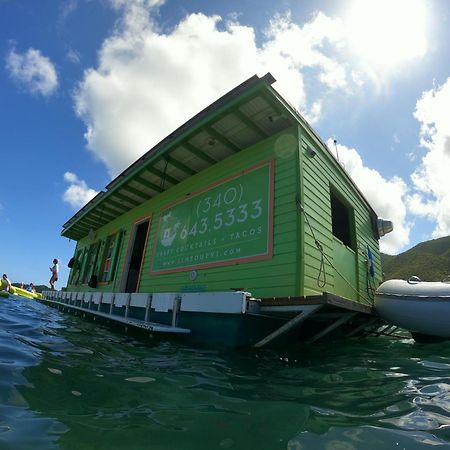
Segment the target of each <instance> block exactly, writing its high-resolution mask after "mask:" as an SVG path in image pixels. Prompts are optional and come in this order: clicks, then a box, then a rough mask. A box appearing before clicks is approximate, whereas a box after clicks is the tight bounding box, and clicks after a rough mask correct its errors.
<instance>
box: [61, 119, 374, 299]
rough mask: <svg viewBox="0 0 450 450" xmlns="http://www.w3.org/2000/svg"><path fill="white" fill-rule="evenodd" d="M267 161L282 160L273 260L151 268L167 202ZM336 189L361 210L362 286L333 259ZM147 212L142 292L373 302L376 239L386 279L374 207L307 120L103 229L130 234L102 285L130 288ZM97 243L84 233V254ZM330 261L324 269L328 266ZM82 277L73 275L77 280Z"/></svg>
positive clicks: (102, 234) (358, 253)
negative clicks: (138, 225)
mask: <svg viewBox="0 0 450 450" xmlns="http://www.w3.org/2000/svg"><path fill="white" fill-rule="evenodd" d="M308 147H309V148H311V149H314V151H315V152H316V155H315V156H314V157H311V156H310V155H309V154H308V151H307V148H308ZM267 160H273V161H274V164H275V174H274V232H273V257H272V259H270V260H264V261H255V262H250V263H241V264H239V263H237V264H236V263H235V264H232V265H228V266H223V267H215V268H214V267H212V268H205V269H201V268H200V269H197V278H196V279H195V280H191V279H190V272H191V270H185V271H180V272H176V273H169V274H157V275H154V274H153V275H152V274H150V265H151V260H152V251H153V246H154V243H155V237H156V232H157V225H158V221H159V214H160V211H161V209H164V207H165V206H166V205H168V204H170V203H172V202H175V201H178V200H180V199H182V198H184V197H185V196H186V195H187V194H189V193H194V192H197V191H199V190H200V189H202V188H204V187H205V186H209V185H211V184H213V183H214V182H216V181H217V180H220V179H223V178H226V177H229V176H233V175H235V174H236V173H238V172H239V171H242V170H244V169H246V168H248V167H252V166H254V165H256V164H258V163H260V162H263V161H267ZM331 188H332V189H333V190H334V191H335V192H338V193H339V195H340V196H342V198H344V199H345V201H346V202H347V203H348V204H349V205H351V207H352V209H353V211H354V218H355V233H356V239H355V243H356V246H355V249H354V255H355V258H356V265H357V270H356V272H357V273H356V274H355V280H356V282H357V286H355V287H354V288H352V289H347V288H346V282H345V280H344V278H343V277H340V279H339V280H337V277H339V274H340V273H344V272H345V270H343V268H340V267H338V265H339V263H340V262H339V261H334V260H333V258H334V256H335V251H334V250H333V248H334V246H335V238H334V237H333V235H332V228H331V207H330V189H331ZM300 204H301V205H303V207H304V211H305V212H302V211H301V210H300V208H299V205H300ZM305 215H306V216H307V218H308V221H309V223H310V225H311V227H312V230H313V231H311V229H310V227H309V225H308V223H307V220H306V216H305ZM145 217H151V224H150V230H149V235H148V240H147V247H146V249H145V254H144V261H143V267H142V273H141V278H140V284H139V289H138V290H139V291H140V292H180V291H228V290H230V289H235V288H245V289H247V290H248V291H250V292H251V293H252V294H253V295H254V296H255V297H287V296H298V295H306V296H308V295H317V294H320V293H322V292H323V291H327V292H335V293H337V294H339V295H343V296H345V297H348V298H351V299H354V300H358V301H362V302H366V301H367V293H366V291H367V289H366V284H367V264H366V258H367V257H366V255H367V246H368V245H369V246H370V248H371V250H372V252H373V254H374V256H375V270H376V278H377V281H376V282H378V281H379V279H381V276H380V275H381V270H380V260H379V251H378V241H377V240H376V239H375V238H374V236H373V231H372V228H371V227H372V226H371V218H370V211H369V209H368V208H367V206H366V205H365V204H364V202H363V201H362V200H361V198H360V197H359V196H358V194H357V193H356V191H355V189H354V187H353V186H352V185H351V184H350V183H349V182H348V180H347V179H346V177H344V176H343V174H342V173H340V170H339V167H338V165H337V163H336V161H335V160H334V158H332V157H331V156H330V155H329V154H328V152H326V151H325V149H324V148H323V146H322V144H321V143H320V142H318V141H317V140H316V139H315V137H314V136H313V135H312V134H311V133H310V132H309V131H307V130H306V129H304V128H303V127H301V126H299V127H298V128H297V127H294V128H292V129H290V130H288V131H285V132H282V133H280V134H278V135H276V136H273V137H270V138H268V139H266V140H265V141H263V142H260V143H259V144H257V145H255V146H253V147H250V148H248V149H246V150H244V151H241V152H239V153H238V154H236V155H233V156H231V157H229V158H228V159H226V160H224V161H222V162H220V163H217V164H216V165H214V166H212V167H210V168H208V169H206V170H205V171H203V172H202V173H200V174H197V175H195V176H193V177H191V178H189V179H188V180H186V181H184V182H181V183H180V184H178V185H176V186H174V187H173V188H171V189H169V190H167V191H165V192H163V193H162V194H160V195H158V196H157V197H155V198H154V199H152V200H149V201H147V202H145V203H143V204H142V205H140V206H139V207H137V208H135V209H133V210H131V211H129V212H128V213H126V214H124V215H123V216H121V217H119V218H118V219H116V220H114V221H113V222H111V223H109V224H108V225H106V226H104V227H103V228H102V229H100V230H98V232H97V236H96V240H100V241H102V242H103V243H104V242H105V240H106V238H107V237H108V236H109V235H111V234H114V233H118V232H119V233H122V239H121V248H120V251H119V253H118V254H117V260H116V261H115V263H116V271H115V276H114V279H113V280H112V281H111V282H109V283H100V284H99V285H98V287H97V290H104V291H117V290H120V289H123V286H122V279H123V276H124V273H123V271H124V266H125V263H126V257H127V251H128V242H129V239H130V233H131V231H132V227H133V224H134V223H135V222H137V221H139V220H141V219H143V218H145ZM313 233H314V237H315V239H316V240H317V241H319V242H320V244H321V246H322V248H323V257H322V255H321V252H320V251H319V249H318V248H317V246H316V244H315V239H314V238H313ZM90 245H92V242H91V241H90V240H89V238H87V237H86V238H84V239H83V240H81V241H80V242H78V245H77V249H76V251H75V254H78V255H79V254H82V252H83V249H86V248H88V247H89V246H90ZM103 245H104V244H103ZM343 251H344V252H345V251H346V250H343ZM348 255H350V256H348ZM348 255H347V256H346V258H348V257H351V252H350V253H348ZM100 259H101V258H100ZM343 261H344V262H341V264H345V258H344V259H343ZM322 262H323V264H324V270H323V271H322V272H320V268H321V264H322ZM336 265H337V266H336ZM96 270H97V271H98V272H99V271H100V261H99V262H98V263H97V268H96ZM76 278H77V277H76V276H75V277H72V276H71V277H70V278H69V282H70V281H71V280H72V279H76ZM321 282H322V283H323V282H325V285H324V286H321ZM67 288H68V290H90V288H88V287H87V285H86V284H83V285H80V284H77V285H75V284H72V283H70V284H69V285H68V287H67Z"/></svg>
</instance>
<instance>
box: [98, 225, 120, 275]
mask: <svg viewBox="0 0 450 450" xmlns="http://www.w3.org/2000/svg"><path fill="white" fill-rule="evenodd" d="M122 234H123V233H122V232H121V231H119V232H117V233H115V234H112V235H111V236H108V237H107V239H106V242H105V248H104V252H103V257H102V263H101V276H100V281H101V282H102V283H109V282H110V281H112V280H113V279H114V274H115V270H116V265H117V258H118V255H119V251H120V248H121V243H122Z"/></svg>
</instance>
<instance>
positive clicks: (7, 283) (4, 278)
mask: <svg viewBox="0 0 450 450" xmlns="http://www.w3.org/2000/svg"><path fill="white" fill-rule="evenodd" d="M10 289H11V281H9V280H8V275H6V273H4V274H3V276H2V280H1V286H0V290H4V291H7V292H9V290H10Z"/></svg>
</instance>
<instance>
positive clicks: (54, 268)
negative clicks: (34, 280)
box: [50, 258, 59, 291]
mask: <svg viewBox="0 0 450 450" xmlns="http://www.w3.org/2000/svg"><path fill="white" fill-rule="evenodd" d="M50 272H51V273H52V276H51V278H50V286H51V287H52V291H54V290H55V283H56V282H57V281H58V272H59V268H58V260H57V259H56V258H55V259H54V260H53V266H52V267H50Z"/></svg>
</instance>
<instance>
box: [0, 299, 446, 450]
mask: <svg viewBox="0 0 450 450" xmlns="http://www.w3.org/2000/svg"><path fill="white" fill-rule="evenodd" d="M0 307H1V308H2V309H1V313H0V385H1V388H0V399H1V402H0V449H33V450H35V449H96V450H97V449H100V450H101V449H105V450H106V449H108V450H111V449H125V448H126V449H131V450H133V449H183V450H185V449H193V450H194V449H195V450H198V449H252V448H257V449H270V450H272V449H290V450H294V449H295V450H298V449H333V450H354V449H365V450H366V449H381V448H383V449H391V448H392V449H403V448H405V449H408V450H409V449H421V448H429V446H430V445H437V446H439V448H450V370H449V367H450V343H443V344H429V345H418V344H414V342H413V341H412V340H409V339H404V340H393V339H389V338H372V339H366V340H347V341H341V342H335V343H333V344H332V345H331V344H315V345H312V346H305V347H302V348H297V349H291V350H289V351H285V352H283V351H280V350H277V351H275V350H264V351H260V350H259V351H230V350H216V349H207V348H192V347H190V346H188V345H184V344H182V343H180V342H178V343H176V342H173V341H172V342H170V341H158V340H155V341H145V342H144V341H142V340H136V339H135V338H133V337H130V336H125V335H121V334H119V333H117V332H114V331H112V330H111V329H109V328H106V327H104V326H103V325H99V324H98V323H96V322H83V321H82V320H81V319H80V318H78V317H75V316H71V315H65V314H61V313H60V312H59V311H57V310H55V309H52V308H48V307H46V306H44V305H41V304H39V303H36V302H34V301H29V300H25V299H21V298H19V299H17V300H15V301H11V300H3V301H2V303H1V304H0Z"/></svg>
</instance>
